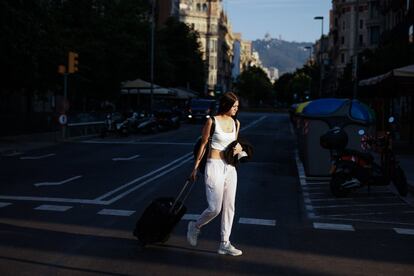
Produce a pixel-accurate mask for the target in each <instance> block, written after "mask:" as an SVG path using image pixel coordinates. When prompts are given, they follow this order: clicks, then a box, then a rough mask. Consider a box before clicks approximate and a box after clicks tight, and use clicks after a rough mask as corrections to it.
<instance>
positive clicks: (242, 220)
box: [239, 218, 276, 226]
mask: <svg viewBox="0 0 414 276" xmlns="http://www.w3.org/2000/svg"><path fill="white" fill-rule="evenodd" d="M239 223H240V224H253V225H264V226H276V220H271V219H255V218H240V219H239Z"/></svg>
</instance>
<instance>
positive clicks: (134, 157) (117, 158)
mask: <svg viewBox="0 0 414 276" xmlns="http://www.w3.org/2000/svg"><path fill="white" fill-rule="evenodd" d="M138 157H140V155H139V154H137V155H133V156H131V157H115V158H112V161H131V160H134V159H136V158H138Z"/></svg>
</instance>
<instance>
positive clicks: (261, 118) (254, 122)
mask: <svg viewBox="0 0 414 276" xmlns="http://www.w3.org/2000/svg"><path fill="white" fill-rule="evenodd" d="M266 118H267V116H262V117H260V118H259V119H257V120H256V121H253V122H251V123H250V124H248V125H247V126H245V127H243V128H242V129H241V130H240V131H245V130H246V129H249V128H251V127H253V126H254V125H256V124H258V123H259V122H261V121H263V120H264V119H266Z"/></svg>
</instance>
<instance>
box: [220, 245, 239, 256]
mask: <svg viewBox="0 0 414 276" xmlns="http://www.w3.org/2000/svg"><path fill="white" fill-rule="evenodd" d="M217 253H219V254H221V255H231V256H240V255H241V254H243V252H242V251H241V250H239V249H237V248H236V247H234V246H233V245H232V244H231V243H230V242H229V241H228V242H222V243H220V247H219V249H218V250H217Z"/></svg>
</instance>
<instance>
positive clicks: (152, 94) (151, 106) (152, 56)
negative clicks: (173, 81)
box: [150, 0, 156, 114]
mask: <svg viewBox="0 0 414 276" xmlns="http://www.w3.org/2000/svg"><path fill="white" fill-rule="evenodd" d="M155 1H156V0H152V12H151V58H150V59H151V61H150V62H151V69H150V70H151V76H150V81H151V86H150V114H152V112H153V108H154V36H155V34H154V33H155V4H156V3H155Z"/></svg>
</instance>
